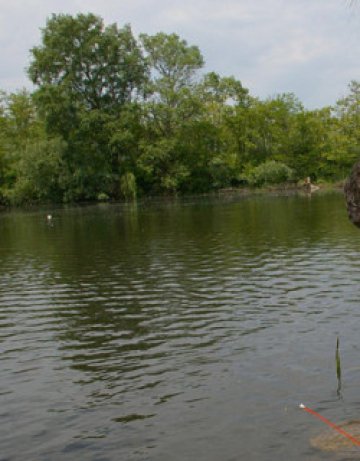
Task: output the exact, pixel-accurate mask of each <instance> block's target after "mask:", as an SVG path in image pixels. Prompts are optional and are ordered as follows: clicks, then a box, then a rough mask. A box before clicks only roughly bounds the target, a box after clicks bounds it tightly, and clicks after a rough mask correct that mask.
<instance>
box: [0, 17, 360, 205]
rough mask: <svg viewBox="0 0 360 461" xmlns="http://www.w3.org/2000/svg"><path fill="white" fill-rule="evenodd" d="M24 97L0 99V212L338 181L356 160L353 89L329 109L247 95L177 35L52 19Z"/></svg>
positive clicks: (357, 108)
mask: <svg viewBox="0 0 360 461" xmlns="http://www.w3.org/2000/svg"><path fill="white" fill-rule="evenodd" d="M30 52H31V63H30V66H29V69H28V75H29V77H30V78H31V80H32V82H33V83H34V84H35V86H36V90H35V91H34V92H33V93H32V94H30V93H29V92H27V91H19V92H17V93H14V94H10V95H7V94H5V93H0V203H14V204H20V203H24V202H36V201H65V202H73V201H82V200H98V201H104V200H113V199H120V198H121V199H134V198H135V197H136V196H138V195H141V194H164V193H165V194H176V193H189V192H190V193H196V192H206V191H210V190H214V189H218V188H223V187H233V186H241V185H244V184H250V185H251V186H264V185H273V184H281V183H284V182H287V181H296V180H302V179H304V178H305V177H307V176H310V177H311V178H312V179H313V180H318V181H321V180H324V181H338V180H341V179H343V178H344V177H345V176H346V175H347V172H348V170H349V168H350V166H351V165H352V164H353V163H354V161H355V160H356V159H357V158H358V157H359V156H360V147H359V146H360V115H359V114H360V83H359V82H356V81H353V82H351V84H350V85H349V92H348V95H347V96H345V97H344V98H343V99H341V100H340V101H338V103H337V104H336V106H335V107H334V108H323V109H321V110H314V111H308V110H305V109H304V107H303V106H302V104H301V103H300V102H299V100H298V99H297V98H296V97H295V96H294V95H293V94H291V93H287V94H281V95H278V96H275V97H272V98H268V99H266V100H260V99H258V98H254V97H252V96H251V95H250V94H249V92H248V90H247V89H246V88H244V87H243V86H242V84H241V82H240V81H239V80H237V79H236V78H234V77H231V76H230V77H226V76H225V77H224V76H220V75H218V74H217V73H215V72H209V73H206V74H204V75H201V74H200V72H201V70H202V68H203V66H204V59H203V57H202V55H201V52H200V50H199V49H198V47H196V46H194V45H189V44H188V43H187V42H186V41H185V40H183V39H182V38H180V37H179V36H178V35H176V34H165V33H158V34H155V35H146V34H142V35H140V36H139V38H138V39H137V38H135V37H134V35H133V34H132V31H131V28H130V26H129V25H125V26H124V27H122V28H120V27H118V26H117V25H115V24H112V25H109V26H106V25H105V24H104V22H103V20H102V19H101V18H100V17H98V16H95V15H93V14H78V15H76V16H70V15H65V14H59V15H52V16H51V17H50V18H49V19H48V21H47V23H46V25H45V27H44V28H43V29H42V38H41V43H40V44H39V45H38V46H35V47H33V48H32V49H31V50H30Z"/></svg>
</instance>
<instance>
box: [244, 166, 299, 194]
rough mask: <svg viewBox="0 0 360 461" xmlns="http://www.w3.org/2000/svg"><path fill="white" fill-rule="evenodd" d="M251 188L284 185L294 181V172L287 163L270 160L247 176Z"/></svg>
mask: <svg viewBox="0 0 360 461" xmlns="http://www.w3.org/2000/svg"><path fill="white" fill-rule="evenodd" d="M245 179H246V181H247V182H248V184H249V185H250V186H257V187H260V186H266V185H270V184H282V183H285V182H288V181H290V180H291V179H293V171H292V169H291V168H289V167H288V166H287V165H285V163H281V162H276V161H275V160H270V161H267V162H264V163H261V164H260V165H259V166H257V167H255V168H253V169H251V170H250V171H248V173H247V174H246V176H245Z"/></svg>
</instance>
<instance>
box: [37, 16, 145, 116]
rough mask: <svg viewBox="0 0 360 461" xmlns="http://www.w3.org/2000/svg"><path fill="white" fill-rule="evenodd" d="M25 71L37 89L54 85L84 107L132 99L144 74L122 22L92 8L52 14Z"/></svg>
mask: <svg viewBox="0 0 360 461" xmlns="http://www.w3.org/2000/svg"><path fill="white" fill-rule="evenodd" d="M31 54H32V62H31V65H30V67H29V76H30V78H31V80H32V81H33V83H34V84H35V85H37V86H38V87H39V88H40V89H41V90H42V91H45V90H46V89H49V87H50V88H53V87H57V88H58V87H60V88H61V90H63V91H65V92H66V94H67V95H68V97H70V98H71V99H72V101H73V102H74V103H75V102H76V103H77V104H79V105H81V106H82V107H84V108H85V109H88V110H89V109H90V110H91V109H101V110H106V111H113V110H117V109H119V107H121V106H122V105H123V104H124V103H126V102H130V101H133V100H134V99H135V98H136V97H137V95H138V94H139V92H141V89H142V86H143V83H144V81H145V80H146V65H145V62H144V59H143V57H142V53H141V50H140V49H139V47H138V45H137V42H136V40H135V38H134V36H133V34H132V32H131V29H130V26H128V25H126V26H125V27H123V28H122V29H119V28H118V26H117V25H116V24H112V25H110V26H106V27H105V25H104V23H103V20H102V19H101V18H100V17H98V16H95V15H93V14H79V15H77V16H75V17H73V16H70V15H63V14H60V15H55V14H54V15H52V16H51V17H50V18H49V19H48V21H47V23H46V27H45V28H44V29H43V30H42V44H41V45H40V46H37V47H34V48H32V49H31Z"/></svg>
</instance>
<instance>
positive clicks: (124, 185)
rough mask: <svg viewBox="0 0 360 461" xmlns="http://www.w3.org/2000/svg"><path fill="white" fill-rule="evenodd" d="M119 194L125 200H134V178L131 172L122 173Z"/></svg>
mask: <svg viewBox="0 0 360 461" xmlns="http://www.w3.org/2000/svg"><path fill="white" fill-rule="evenodd" d="M120 192H121V195H122V196H123V197H124V198H125V199H132V200H134V199H135V198H136V178H135V175H134V174H133V173H131V172H129V171H128V172H127V173H124V174H123V175H122V176H121V178H120Z"/></svg>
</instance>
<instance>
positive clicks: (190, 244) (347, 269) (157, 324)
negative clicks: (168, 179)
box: [0, 193, 360, 461]
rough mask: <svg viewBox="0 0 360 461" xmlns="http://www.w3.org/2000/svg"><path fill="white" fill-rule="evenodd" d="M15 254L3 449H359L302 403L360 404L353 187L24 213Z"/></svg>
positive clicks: (254, 454) (187, 452)
mask: <svg viewBox="0 0 360 461" xmlns="http://www.w3.org/2000/svg"><path fill="white" fill-rule="evenodd" d="M48 212H51V213H52V214H53V220H52V222H51V223H50V224H49V223H47V221H46V219H45V218H46V214H47V213H48ZM0 261H1V266H0V403H1V405H0V459H1V460H9V461H10V460H27V461H28V460H37V461H41V460H52V461H57V460H66V461H67V460H86V461H87V460H97V461H105V460H116V461H117V460H125V461H127V460H129V461H131V460H133V461H140V460H154V461H170V460H174V461H183V460H191V461H192V460H194V461H195V460H196V461H235V460H247V461H248V460H256V461H263V460H276V461H281V460H289V459H291V460H293V461H297V460H304V459H307V460H322V459H324V460H325V459H327V460H333V459H334V460H335V459H336V460H338V459H346V456H347V453H338V454H335V455H334V454H328V453H323V452H321V451H317V450H315V449H314V448H312V447H311V446H310V444H309V439H310V438H311V437H313V436H316V435H318V434H319V433H321V431H322V430H323V429H324V428H323V426H322V423H321V422H319V421H317V420H315V419H314V418H312V417H311V416H310V415H308V414H306V413H305V412H302V411H301V410H299V409H298V404H299V403H300V402H304V403H306V404H308V405H309V406H311V407H313V408H314V409H316V410H317V411H320V412H321V413H322V414H323V415H324V416H326V417H328V418H330V419H332V420H334V421H336V422H341V421H345V420H348V419H360V387H359V384H360V335H359V334H358V328H359V315H360V296H359V294H360V232H359V231H358V230H357V229H356V228H355V227H353V226H352V225H351V224H350V223H349V222H348V220H347V217H346V212H345V207H344V200H343V197H342V195H341V194H335V193H332V194H323V195H314V196H312V197H311V198H310V197H307V196H293V197H263V196H259V197H252V198H233V199H228V198H227V199H209V198H204V199H196V200H189V199H188V200H184V201H176V202H170V203H169V202H160V201H159V202H150V203H143V204H138V205H101V206H92V207H82V208H80V207H79V208H68V209H55V210H40V211H31V212H20V211H14V212H6V213H2V214H0ZM337 336H339V337H340V354H341V367H342V383H341V389H340V383H339V382H338V379H337V374H336V364H335V347H336V338H337Z"/></svg>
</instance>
